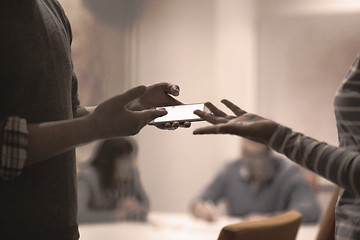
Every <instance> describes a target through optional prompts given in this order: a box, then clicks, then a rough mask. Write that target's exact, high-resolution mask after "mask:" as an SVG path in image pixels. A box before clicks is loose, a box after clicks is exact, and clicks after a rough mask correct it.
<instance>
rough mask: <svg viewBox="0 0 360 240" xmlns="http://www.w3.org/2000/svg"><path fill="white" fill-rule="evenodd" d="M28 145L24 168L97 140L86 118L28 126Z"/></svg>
mask: <svg viewBox="0 0 360 240" xmlns="http://www.w3.org/2000/svg"><path fill="white" fill-rule="evenodd" d="M28 130H29V144H28V149H27V159H26V162H25V166H27V165H31V164H34V163H37V162H40V161H42V160H45V159H48V158H50V157H53V156H55V155H58V154H61V153H63V152H65V151H68V150H70V149H73V148H75V147H76V146H78V145H80V144H84V143H88V142H91V141H93V140H95V139H96V138H97V136H96V134H95V132H94V131H93V128H92V126H91V123H90V121H88V119H87V117H81V118H77V119H72V120H64V121H55V122H45V123H40V124H28Z"/></svg>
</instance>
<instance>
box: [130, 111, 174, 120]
mask: <svg viewBox="0 0 360 240" xmlns="http://www.w3.org/2000/svg"><path fill="white" fill-rule="evenodd" d="M136 114H139V115H141V117H142V119H143V120H144V121H145V122H147V123H149V122H151V121H152V120H154V119H155V118H158V117H162V116H164V115H166V114H167V111H166V110H164V109H147V110H143V111H139V112H136Z"/></svg>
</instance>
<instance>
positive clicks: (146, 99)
mask: <svg viewBox="0 0 360 240" xmlns="http://www.w3.org/2000/svg"><path fill="white" fill-rule="evenodd" d="M179 94H180V87H179V86H177V85H173V84H170V83H165V82H163V83H156V84H153V85H150V86H148V87H147V90H146V92H145V93H144V94H143V95H142V96H141V97H139V98H137V99H134V100H133V101H131V102H130V103H129V104H128V105H127V108H128V109H131V110H133V111H141V110H144V109H151V108H155V107H165V106H176V105H181V104H182V102H180V101H178V100H176V99H175V98H173V97H172V96H171V95H173V96H179ZM155 126H156V127H158V128H160V129H168V130H173V129H177V128H178V127H185V128H189V127H190V126H191V123H190V122H181V123H180V122H173V123H165V124H156V125H155Z"/></svg>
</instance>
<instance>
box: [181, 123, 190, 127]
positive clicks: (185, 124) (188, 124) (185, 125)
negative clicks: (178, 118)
mask: <svg viewBox="0 0 360 240" xmlns="http://www.w3.org/2000/svg"><path fill="white" fill-rule="evenodd" d="M180 127H182V128H189V127H191V122H183V123H180Z"/></svg>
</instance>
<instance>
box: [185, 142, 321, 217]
mask: <svg viewBox="0 0 360 240" xmlns="http://www.w3.org/2000/svg"><path fill="white" fill-rule="evenodd" d="M220 201H225V203H226V207H227V213H228V214H229V215H230V216H234V217H241V218H242V219H244V220H246V221H251V220H257V219H262V218H267V217H269V216H274V215H277V214H281V213H283V212H285V211H289V210H296V211H299V212H300V213H301V214H302V221H303V222H304V223H316V222H317V221H318V219H319V217H320V212H321V211H320V207H319V205H318V203H317V201H316V197H315V194H314V192H313V190H312V189H311V187H310V184H309V183H308V182H307V181H306V180H305V176H304V175H303V173H302V171H301V170H300V168H299V167H298V166H295V165H294V164H292V163H289V162H287V161H286V160H285V159H283V158H282V157H280V156H279V155H278V154H274V153H273V151H272V150H271V149H270V148H269V147H268V146H266V145H263V144H260V143H257V142H253V141H250V140H248V139H243V141H242V147H241V157H240V158H238V159H236V160H234V161H231V162H230V163H227V164H226V166H225V167H224V168H223V169H222V170H221V171H220V172H219V173H218V174H217V175H216V177H215V178H214V179H213V180H212V181H211V183H210V184H209V185H208V187H207V188H205V190H204V191H203V192H202V193H201V194H200V195H199V196H198V197H196V198H195V199H194V200H193V201H192V202H191V204H190V209H191V212H192V213H193V214H194V215H195V216H196V217H199V218H202V219H205V220H207V221H214V220H216V217H217V211H216V210H217V208H216V205H217V204H218V203H219V202H220Z"/></svg>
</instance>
